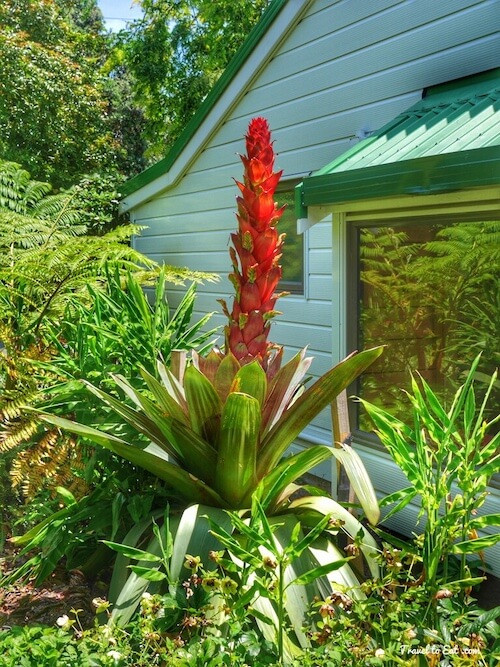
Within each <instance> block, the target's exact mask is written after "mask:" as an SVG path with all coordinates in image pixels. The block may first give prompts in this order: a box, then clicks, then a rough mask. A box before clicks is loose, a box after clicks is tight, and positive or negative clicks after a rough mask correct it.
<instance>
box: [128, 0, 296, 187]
mask: <svg viewBox="0 0 500 667" xmlns="http://www.w3.org/2000/svg"><path fill="white" fill-rule="evenodd" d="M286 2H287V0H272V2H271V3H270V5H269V7H268V8H267V9H266V11H265V12H264V14H263V15H262V17H261V19H260V21H258V23H257V24H256V25H255V26H254V28H253V29H252V30H251V31H250V33H249V35H248V37H247V39H246V40H245V41H244V43H243V44H242V46H241V47H240V49H239V50H238V51H237V53H236V54H235V56H234V57H233V59H232V60H231V61H230V63H229V65H228V66H227V67H226V69H225V70H224V72H223V73H222V74H221V76H220V78H219V79H218V80H217V82H216V83H215V85H214V87H213V88H212V90H211V91H210V93H209V94H208V95H207V97H206V98H205V99H204V101H203V102H202V104H201V105H200V107H199V108H198V110H197V112H196V113H195V114H194V116H193V117H192V118H191V120H190V121H189V122H188V123H187V125H186V126H185V128H184V130H183V131H182V132H181V134H180V135H179V137H178V138H177V140H176V141H175V143H174V144H173V146H172V148H171V149H170V151H169V152H168V154H167V155H166V156H165V157H164V158H163V159H162V160H159V161H158V162H156V163H155V164H153V165H152V166H151V167H149V168H148V169H145V170H144V171H143V172H141V173H140V174H137V176H134V177H133V178H131V179H129V180H128V181H126V182H125V183H123V184H122V185H121V187H120V195H121V196H122V197H126V196H127V195H130V194H132V193H133V192H136V191H137V190H140V189H141V188H143V187H144V186H145V185H149V184H150V183H152V182H153V181H154V180H156V179H157V178H159V177H160V176H163V174H166V173H167V172H168V171H169V169H170V168H171V167H172V165H173V164H174V162H175V161H176V160H177V158H178V157H179V155H180V154H181V153H182V151H183V150H184V148H185V147H186V146H187V144H188V143H189V141H190V140H191V138H192V137H193V136H194V135H195V134H196V131H197V130H198V128H199V127H200V125H201V124H202V123H203V121H204V119H205V118H206V116H207V115H208V113H209V112H210V111H211V109H212V108H213V107H214V106H215V104H216V103H217V101H218V100H219V98H220V97H221V95H222V94H223V93H224V91H225V90H226V88H227V87H228V85H229V84H230V83H231V81H232V80H233V78H234V77H235V75H236V74H237V73H238V72H239V70H240V69H241V67H242V65H243V63H244V62H245V61H246V60H247V58H248V57H249V56H250V55H251V53H252V52H253V51H254V49H255V47H256V46H257V44H258V43H259V42H260V40H261V39H262V37H263V36H264V35H265V34H266V32H267V30H268V29H269V27H270V25H271V24H272V23H273V21H274V20H275V18H276V17H277V15H278V14H279V13H280V11H281V9H282V8H283V6H284V5H285V4H286Z"/></svg>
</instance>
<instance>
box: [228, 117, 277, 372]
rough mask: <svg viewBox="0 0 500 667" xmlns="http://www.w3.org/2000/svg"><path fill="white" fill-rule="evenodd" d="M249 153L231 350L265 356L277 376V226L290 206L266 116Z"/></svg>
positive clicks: (235, 237)
mask: <svg viewBox="0 0 500 667" xmlns="http://www.w3.org/2000/svg"><path fill="white" fill-rule="evenodd" d="M245 140H246V150H247V154H246V155H242V156H240V157H241V161H242V164H243V168H244V174H243V179H242V181H236V185H237V186H238V189H239V191H240V195H239V196H238V197H237V198H236V202H237V207H238V212H237V214H236V218H237V220H238V231H237V232H236V233H235V234H232V235H231V240H232V247H231V248H230V251H229V252H230V256H231V262H232V264H233V273H232V274H230V276H229V278H230V280H231V282H232V283H233V285H234V287H235V291H236V294H235V297H234V302H233V308H232V311H231V312H230V313H229V312H228V309H227V307H226V304H225V302H222V303H223V309H224V313H225V314H226V316H227V317H228V319H229V323H228V325H227V326H226V329H225V337H226V354H230V353H232V354H233V355H234V357H236V359H237V360H238V362H239V363H240V364H245V363H249V362H250V361H253V360H255V359H257V360H259V362H260V363H261V365H262V367H263V368H264V369H266V370H269V371H271V369H273V370H272V373H273V374H274V373H275V372H276V370H277V368H279V365H280V360H281V356H282V354H281V352H280V348H277V346H275V345H273V344H272V343H270V342H268V340H267V339H268V336H269V331H270V320H271V319H272V317H274V315H276V314H277V312H278V311H276V310H275V304H276V300H277V299H278V298H279V297H280V296H281V295H280V294H276V293H275V289H276V287H277V285H278V283H279V281H280V280H281V266H280V265H279V260H280V257H281V252H282V246H283V240H284V234H281V235H280V234H278V231H277V229H276V225H277V223H278V221H279V219H280V217H281V215H282V213H283V210H284V207H282V208H278V206H277V204H276V202H275V201H274V192H275V190H276V187H277V185H278V183H279V180H280V177H281V174H282V172H281V171H279V172H275V171H274V160H275V154H274V149H273V145H272V142H271V133H270V131H269V125H268V122H267V120H265V119H264V118H254V119H253V120H252V121H251V122H250V124H249V127H248V132H247V134H246V136H245Z"/></svg>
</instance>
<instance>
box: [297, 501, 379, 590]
mask: <svg viewBox="0 0 500 667" xmlns="http://www.w3.org/2000/svg"><path fill="white" fill-rule="evenodd" d="M290 511H291V512H293V513H294V514H296V515H297V517H298V518H299V519H301V517H302V515H303V514H305V516H306V517H307V516H308V515H309V520H310V521H312V525H313V526H314V525H316V523H317V521H318V519H319V517H320V516H321V515H324V516H331V517H332V518H333V519H340V520H341V521H342V522H343V528H344V530H345V531H346V532H347V533H348V535H349V536H350V537H351V538H352V539H355V538H356V536H357V535H358V533H359V532H360V531H362V533H363V539H362V540H361V544H360V549H361V551H362V552H363V555H364V557H365V559H366V562H367V564H368V567H369V568H370V572H371V573H372V576H373V577H374V578H377V577H378V576H379V568H378V565H377V562H376V560H375V557H376V556H377V553H378V545H377V542H376V541H375V539H374V538H373V536H372V535H370V533H369V532H368V530H367V529H366V528H365V527H364V526H363V525H362V524H361V523H360V522H359V521H358V519H356V517H355V516H353V515H352V514H351V513H350V512H348V511H347V510H346V509H345V507H342V505H340V504H339V503H338V502H336V501H335V500H333V498H328V497H327V496H312V497H304V498H298V499H297V500H294V501H292V502H291V503H290Z"/></svg>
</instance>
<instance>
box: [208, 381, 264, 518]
mask: <svg viewBox="0 0 500 667" xmlns="http://www.w3.org/2000/svg"><path fill="white" fill-rule="evenodd" d="M260 419H261V410H260V404H259V402H258V400H257V399H255V398H253V397H252V396H248V395H247V394H240V393H231V394H229V396H228V398H227V401H226V403H225V405H224V409H223V411H222V416H221V425H220V434H219V448H218V457H217V471H216V476H215V486H216V488H217V489H219V492H220V493H221V495H223V496H224V497H225V498H226V499H227V501H228V502H229V503H230V504H231V506H232V507H239V505H240V501H241V500H242V498H246V497H247V495H248V493H249V492H251V491H252V490H253V489H254V488H255V486H256V485H257V477H256V468H257V452H258V445H259V431H260Z"/></svg>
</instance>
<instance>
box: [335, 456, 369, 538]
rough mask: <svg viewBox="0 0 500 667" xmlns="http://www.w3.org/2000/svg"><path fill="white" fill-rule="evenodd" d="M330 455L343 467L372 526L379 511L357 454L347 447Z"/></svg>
mask: <svg viewBox="0 0 500 667" xmlns="http://www.w3.org/2000/svg"><path fill="white" fill-rule="evenodd" d="M332 454H333V455H334V456H335V458H336V459H337V460H339V461H340V462H341V464H342V465H343V466H344V469H345V471H346V474H347V476H348V478H349V481H350V483H351V486H352V488H353V491H354V493H355V494H356V496H357V498H358V500H359V503H360V505H361V507H362V508H363V511H364V513H365V515H366V518H367V519H368V521H369V522H370V523H371V524H372V526H373V525H375V524H376V523H378V521H379V519H380V509H379V506H378V502H377V496H376V495H375V489H374V488H373V485H372V483H371V480H370V477H369V475H368V473H367V471H366V468H365V466H364V464H363V461H362V460H361V458H360V457H359V455H358V453H357V452H356V451H354V449H353V448H352V447H349V446H348V445H342V447H340V448H338V449H337V448H335V449H332Z"/></svg>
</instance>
